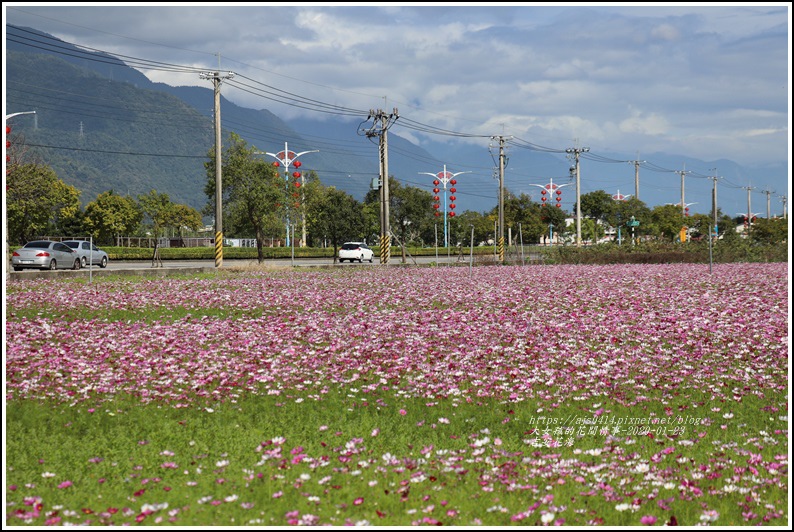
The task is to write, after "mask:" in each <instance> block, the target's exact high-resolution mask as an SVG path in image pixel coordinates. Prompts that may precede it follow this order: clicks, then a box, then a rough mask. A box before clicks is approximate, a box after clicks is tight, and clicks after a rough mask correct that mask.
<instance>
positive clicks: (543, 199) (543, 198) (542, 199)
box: [540, 196, 546, 205]
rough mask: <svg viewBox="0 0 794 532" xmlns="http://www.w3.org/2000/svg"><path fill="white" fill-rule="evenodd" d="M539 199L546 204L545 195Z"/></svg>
mask: <svg viewBox="0 0 794 532" xmlns="http://www.w3.org/2000/svg"><path fill="white" fill-rule="evenodd" d="M540 201H542V202H543V204H544V205H545V204H546V196H543V197H542V198H540Z"/></svg>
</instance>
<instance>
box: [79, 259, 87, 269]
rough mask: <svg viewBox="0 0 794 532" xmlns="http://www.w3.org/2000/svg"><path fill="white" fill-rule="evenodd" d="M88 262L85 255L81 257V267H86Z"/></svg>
mask: <svg viewBox="0 0 794 532" xmlns="http://www.w3.org/2000/svg"><path fill="white" fill-rule="evenodd" d="M86 264H87V261H86V260H85V257H80V267H81V268H85V267H86Z"/></svg>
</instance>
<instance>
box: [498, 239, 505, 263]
mask: <svg viewBox="0 0 794 532" xmlns="http://www.w3.org/2000/svg"><path fill="white" fill-rule="evenodd" d="M504 261H505V237H503V236H500V237H499V262H504Z"/></svg>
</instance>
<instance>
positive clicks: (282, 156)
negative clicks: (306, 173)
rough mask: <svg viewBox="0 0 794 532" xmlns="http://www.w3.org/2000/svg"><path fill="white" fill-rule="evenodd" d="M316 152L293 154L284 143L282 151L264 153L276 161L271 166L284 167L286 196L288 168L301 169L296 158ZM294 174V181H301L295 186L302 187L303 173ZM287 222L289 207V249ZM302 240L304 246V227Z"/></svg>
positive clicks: (288, 243)
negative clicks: (298, 179)
mask: <svg viewBox="0 0 794 532" xmlns="http://www.w3.org/2000/svg"><path fill="white" fill-rule="evenodd" d="M318 151H320V150H308V151H302V152H300V153H295V152H294V151H289V149H288V148H287V143H286V142H285V143H284V151H280V152H278V153H270V152H265V155H270V156H271V157H275V159H276V160H275V161H274V162H273V166H276V167H278V166H279V165H282V164H283V165H284V179H285V181H286V185H285V186H286V187H287V194H289V167H290V165H292V166H294V167H295V168H300V167H301V163H300V161H298V160H297V159H298V157H300V156H301V155H304V154H307V153H316V152H318ZM295 173H296V174H298V175H297V176H295V178H296V179H297V178H300V180H301V182H300V184H298V183H296V186H303V184H304V179H303V173H301V172H295ZM288 201H289V200H288ZM289 222H290V220H289V207H287V241H286V244H287V247H289V245H290V235H289ZM303 239H304V244H305V243H306V242H305V240H306V235H305V225H304V236H303Z"/></svg>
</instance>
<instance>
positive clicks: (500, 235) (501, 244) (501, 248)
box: [491, 136, 505, 263]
mask: <svg viewBox="0 0 794 532" xmlns="http://www.w3.org/2000/svg"><path fill="white" fill-rule="evenodd" d="M497 138H498V139H499V228H498V230H497V235H496V244H497V246H498V252H499V262H500V263H504V261H505V193H504V188H505V138H504V137H503V136H499V137H491V140H495V139H497Z"/></svg>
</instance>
